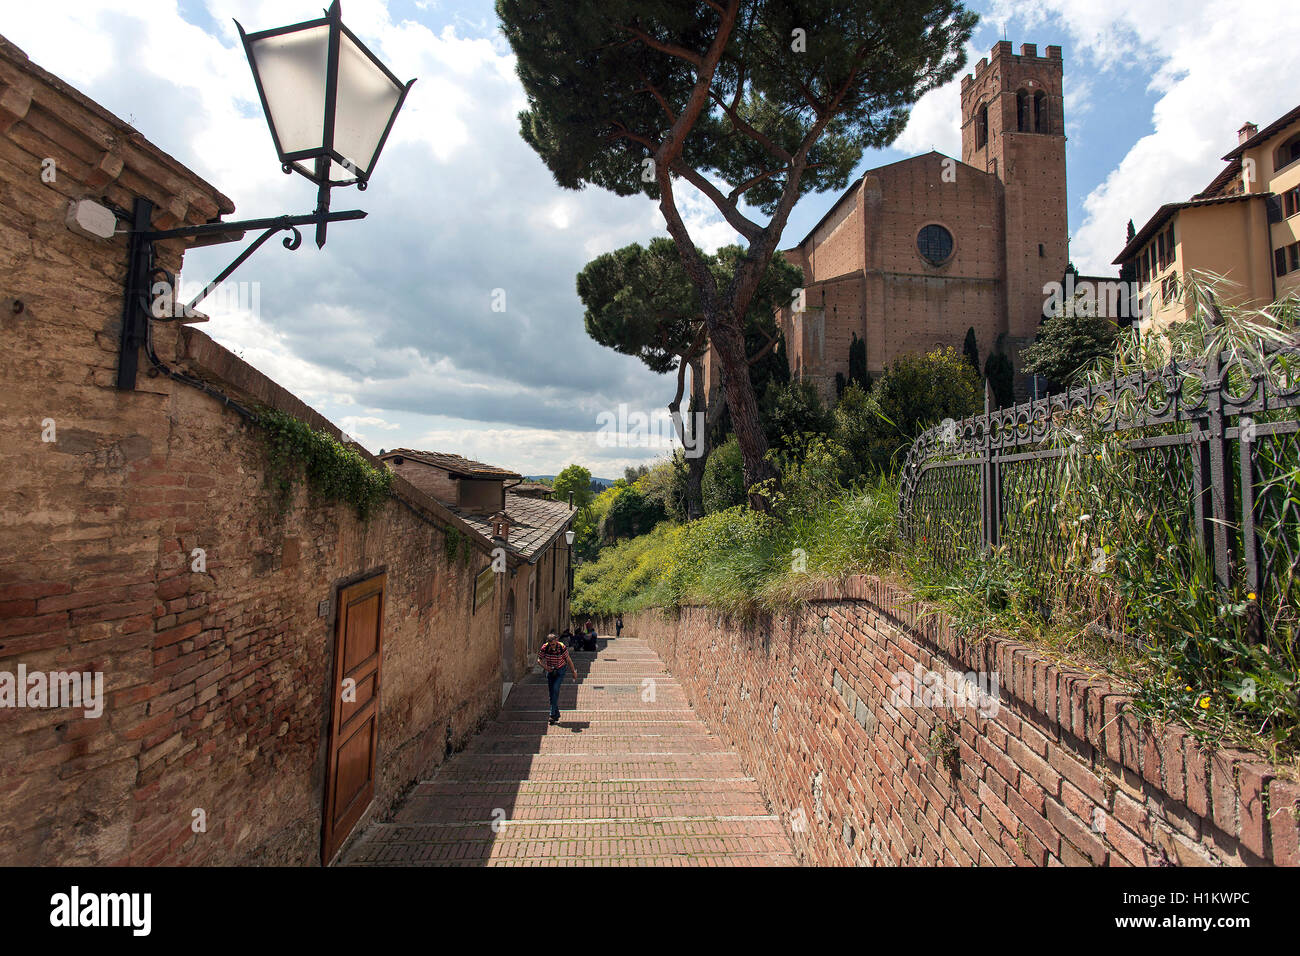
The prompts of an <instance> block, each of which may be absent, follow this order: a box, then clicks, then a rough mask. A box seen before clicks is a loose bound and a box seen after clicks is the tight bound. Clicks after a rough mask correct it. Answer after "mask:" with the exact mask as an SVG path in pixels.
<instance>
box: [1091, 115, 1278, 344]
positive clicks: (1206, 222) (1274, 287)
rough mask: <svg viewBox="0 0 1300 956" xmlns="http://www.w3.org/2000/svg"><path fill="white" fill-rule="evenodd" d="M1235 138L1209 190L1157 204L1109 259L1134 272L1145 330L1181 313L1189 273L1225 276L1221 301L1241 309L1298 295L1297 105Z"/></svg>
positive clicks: (1248, 127)
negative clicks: (1153, 213) (1117, 253)
mask: <svg viewBox="0 0 1300 956" xmlns="http://www.w3.org/2000/svg"><path fill="white" fill-rule="evenodd" d="M1237 138H1238V143H1237V147H1236V148H1235V149H1234V150H1232V152H1230V153H1228V154H1227V155H1226V156H1224V157H1223V158H1224V160H1225V161H1226V162H1227V164H1228V165H1227V166H1225V167H1224V169H1223V171H1222V172H1220V173H1219V175H1218V176H1216V177H1215V178H1214V180H1213V181H1212V182H1211V183H1210V185H1209V186H1207V187H1206V188H1205V189H1204V190H1203V191H1202V192H1200V193H1197V194H1196V195H1195V196H1193V197H1192V198H1191V199H1190V200H1188V201H1187V202H1177V203H1168V204H1166V205H1164V206H1161V207H1160V208H1159V209H1158V210H1157V211H1156V214H1155V215H1154V216H1152V217H1151V219H1150V220H1149V221H1148V222H1147V224H1146V225H1144V226H1143V227H1142V228H1141V229H1139V230H1137V233H1136V234H1135V235H1134V237H1133V238H1132V239H1131V240H1130V241H1129V243H1128V245H1126V246H1125V247H1124V251H1123V252H1121V253H1120V254H1119V256H1118V257H1117V258H1116V259H1115V263H1116V264H1117V265H1120V266H1124V265H1129V264H1131V265H1132V266H1133V267H1134V269H1135V271H1136V274H1137V281H1138V284H1139V290H1140V295H1141V296H1142V299H1143V308H1144V319H1143V325H1144V326H1149V325H1154V326H1157V327H1158V326H1160V325H1164V324H1165V323H1167V322H1170V321H1173V320H1176V319H1182V318H1186V317H1187V316H1188V314H1189V306H1188V304H1187V303H1186V302H1185V301H1184V300H1183V297H1182V295H1181V290H1182V287H1183V280H1184V277H1185V276H1186V275H1187V274H1188V273H1192V272H1197V273H1212V274H1215V275H1221V276H1224V277H1225V278H1226V279H1227V280H1228V282H1229V283H1231V285H1230V286H1228V288H1227V289H1226V290H1225V292H1224V295H1223V298H1226V299H1230V300H1232V301H1233V302H1235V303H1236V304H1240V305H1244V306H1256V307H1259V306H1263V305H1267V304H1268V303H1269V302H1272V301H1274V300H1275V299H1278V298H1281V297H1284V296H1287V295H1300V106H1297V107H1296V108H1295V109H1293V110H1291V111H1290V112H1289V113H1287V114H1286V115H1285V116H1282V117H1281V118H1279V119H1278V120H1276V121H1274V122H1273V123H1271V124H1269V125H1268V126H1267V127H1265V128H1264V129H1262V130H1261V129H1259V128H1258V127H1257V126H1255V124H1253V123H1247V124H1246V125H1245V126H1243V127H1242V128H1241V129H1240V130H1239V131H1238V132H1237Z"/></svg>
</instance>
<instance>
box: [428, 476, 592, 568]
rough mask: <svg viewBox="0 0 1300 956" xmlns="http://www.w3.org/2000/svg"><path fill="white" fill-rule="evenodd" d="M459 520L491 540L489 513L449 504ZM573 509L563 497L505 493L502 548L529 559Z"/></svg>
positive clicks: (562, 526) (555, 533)
mask: <svg viewBox="0 0 1300 956" xmlns="http://www.w3.org/2000/svg"><path fill="white" fill-rule="evenodd" d="M450 510H451V511H452V512H454V513H455V514H456V515H457V516H458V517H459V518H460V519H461V520H462V521H464V522H465V523H466V524H468V525H470V526H471V527H473V528H474V530H475V531H477V532H478V533H479V534H481V535H482V536H483V537H484V538H486V539H487V540H488V541H492V518H491V516H490V515H481V514H468V513H466V512H464V511H461V510H460V509H458V508H451V509H450ZM575 514H577V512H576V511H570V510H569V506H568V504H566V503H565V502H563V501H547V500H546V499H545V498H528V497H525V496H524V495H512V494H508V493H507V494H506V516H507V517H508V518H509V519H510V539H509V541H508V542H507V543H506V550H507V551H509V552H510V553H511V554H515V555H518V556H519V557H521V558H523V559H524V560H526V561H528V562H530V563H531V562H532V561H533V560H534V558H536V557H537V556H538V555H539V554H540V553H541V552H542V550H543V549H544V548H546V546H547V545H549V544H550V543H551V541H552V540H554V539H555V538H556V537H557V536H558V535H559V534H560V533H561V532H562V531H563V530H564V529H565V528H567V527H568V525H569V522H570V521H572V520H573V516H574V515H575Z"/></svg>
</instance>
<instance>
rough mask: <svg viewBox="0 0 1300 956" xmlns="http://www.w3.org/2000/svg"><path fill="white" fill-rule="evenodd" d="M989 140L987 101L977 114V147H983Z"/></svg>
mask: <svg viewBox="0 0 1300 956" xmlns="http://www.w3.org/2000/svg"><path fill="white" fill-rule="evenodd" d="M988 142H989V107H988V104H987V103H985V104H984V105H983V106H981V107H980V108H979V112H978V113H976V114H975V148H976V149H983V148H984V147H985V146H987V145H988Z"/></svg>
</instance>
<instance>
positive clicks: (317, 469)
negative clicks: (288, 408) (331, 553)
mask: <svg viewBox="0 0 1300 956" xmlns="http://www.w3.org/2000/svg"><path fill="white" fill-rule="evenodd" d="M257 424H258V425H259V426H260V428H261V429H262V438H263V440H264V441H265V443H266V447H267V457H268V458H269V460H270V468H269V469H268V471H267V480H268V481H270V482H272V484H273V485H274V487H275V490H276V494H277V496H278V498H279V503H280V507H281V508H282V509H283V508H287V507H288V505H289V502H290V500H291V499H292V497H293V489H294V486H295V484H297V482H298V481H299V480H301V479H302V478H304V477H305V478H306V480H307V484H308V485H309V486H310V488H311V489H312V491H313V492H315V493H316V494H318V495H320V496H321V497H322V498H323V499H324V500H325V501H328V502H346V503H347V504H350V505H351V506H352V507H353V509H355V511H356V513H357V517H358V518H360V519H361V520H362V521H365V520H367V519H368V518H369V517H370V516H371V515H372V514H374V512H375V510H376V509H377V508H379V507H380V506H381V505H382V504H383V503H384V501H386V500H387V498H388V495H389V489H390V488H391V487H392V483H393V473H392V472H391V471H389V470H388V469H387V468H383V467H379V468H376V467H375V466H374V465H372V464H370V462H368V461H367V460H366V459H365V457H364V456H362V455H361V454H360V453H359V452H358V451H357V450H356V449H355V448H350V447H348V446H346V445H344V444H343V443H342V442H340V441H339V440H338V439H337V438H335V437H334V436H333V435H331V434H329V433H328V432H325V431H322V430H320V429H316V428H312V427H311V426H310V425H308V424H307V423H306V422H304V421H301V420H299V419H297V418H295V417H294V416H292V415H289V414H286V413H285V412H282V411H279V410H277V409H261V410H259V412H258V416H257Z"/></svg>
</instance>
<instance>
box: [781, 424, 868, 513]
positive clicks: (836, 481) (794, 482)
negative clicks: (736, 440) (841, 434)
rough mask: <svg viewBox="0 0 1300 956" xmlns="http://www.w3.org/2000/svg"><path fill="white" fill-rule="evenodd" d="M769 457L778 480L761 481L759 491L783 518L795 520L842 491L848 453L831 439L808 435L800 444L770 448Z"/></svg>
mask: <svg viewBox="0 0 1300 956" xmlns="http://www.w3.org/2000/svg"><path fill="white" fill-rule="evenodd" d="M768 457H769V458H771V459H772V462H773V464H775V465H776V469H777V473H778V474H779V475H780V476H781V480H780V482H779V483H778V482H777V481H775V480H774V479H769V481H767V482H765V483H763V485H762V486H761V487H762V493H763V495H764V496H765V497H766V498H767V499H768V501H769V502H771V507H772V513H773V514H774V515H776V516H777V517H779V518H781V519H783V520H786V521H792V520H797V518H798V517H799V516H800V515H803V514H807V513H810V512H812V511H814V510H815V509H816V508H818V507H820V506H821V505H823V504H825V503H826V501H828V500H829V499H830V498H833V497H835V496H836V495H837V494H839V493H840V492H841V491H843V489H842V488H841V487H840V476H841V475H842V474H843V473H844V470H845V466H846V464H847V459H848V452H847V451H845V450H844V446H842V445H840V444H839V443H838V442H836V441H835V440H834V439H831V438H828V437H827V436H825V435H816V434H809V435H808V436H807V438H806V441H805V442H804V444H803V445H802V446H801V447H799V448H797V449H793V450H791V449H780V448H773V449H772V450H771V451H770V452H768Z"/></svg>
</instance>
